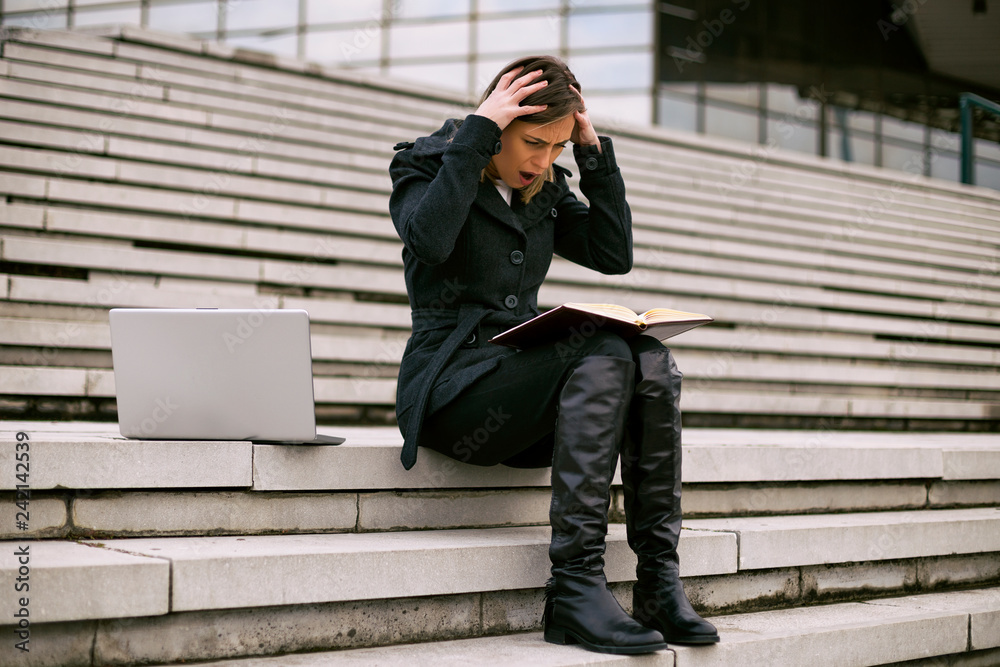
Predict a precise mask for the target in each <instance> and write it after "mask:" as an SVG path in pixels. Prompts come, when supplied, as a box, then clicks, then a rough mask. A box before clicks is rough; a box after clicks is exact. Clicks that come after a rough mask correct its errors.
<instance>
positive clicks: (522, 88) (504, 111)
mask: <svg viewBox="0 0 1000 667" xmlns="http://www.w3.org/2000/svg"><path fill="white" fill-rule="evenodd" d="M522 69H524V68H522V67H518V68H516V69H512V70H511V71H509V72H507V73H506V74H504V75H503V76H502V77H500V80H499V81H497V86H496V88H494V89H493V92H492V93H490V96H489V97H487V98H486V99H485V100H483V103H482V104H481V105H479V108H478V109H476V115H477V116H486V117H487V118H489V119H490V120H492V121H493V122H494V123H496V124H497V125H499V126H500V129H501V130H502V129H504V128H505V127H507V126H508V125H509V124H510V121H512V120H514V119H515V118H517V117H518V116H524V115H527V114H532V113H538V112H539V111H544V110H545V108H546V107H547V106H548V105H546V104H540V105H535V106H521V100H523V99H524V98H525V97H527V96H528V95H531V94H532V93H534V92H535V91H538V90H541V89H542V88H544V87H545V86H546V85H548V82H547V81H539V82H538V83H531V81H532V80H533V79H535V78H537V77H538V75H540V74H541V73H542V70H540V69H539V70H535V71H534V72H529V73H527V74H525V75H524V76H522V77H520V78H515V77H517V75H518V74H520V72H521V70H522Z"/></svg>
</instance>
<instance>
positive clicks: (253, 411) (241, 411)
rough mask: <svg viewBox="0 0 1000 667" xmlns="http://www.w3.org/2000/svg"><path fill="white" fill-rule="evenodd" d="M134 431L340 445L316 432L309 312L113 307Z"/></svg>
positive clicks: (122, 401) (119, 371)
mask: <svg viewBox="0 0 1000 667" xmlns="http://www.w3.org/2000/svg"><path fill="white" fill-rule="evenodd" d="M110 319H111V356H112V360H113V363H114V371H115V393H116V395H117V400H118V422H119V428H120V430H121V434H122V435H123V436H125V437H126V438H141V439H146V440H252V441H254V442H275V443H301V444H328V445H338V444H340V443H342V442H343V441H344V439H343V438H340V437H336V436H324V435H317V434H316V415H315V403H314V399H313V376H312V351H311V349H310V345H309V314H308V313H307V312H306V311H304V310H243V309H231V310H230V309H224V310H219V309H214V308H197V309H172V308H113V309H112V310H111V313H110Z"/></svg>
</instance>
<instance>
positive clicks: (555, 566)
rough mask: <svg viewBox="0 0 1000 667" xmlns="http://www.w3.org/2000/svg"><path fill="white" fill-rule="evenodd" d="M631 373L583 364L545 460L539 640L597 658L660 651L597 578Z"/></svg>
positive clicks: (593, 360)
mask: <svg viewBox="0 0 1000 667" xmlns="http://www.w3.org/2000/svg"><path fill="white" fill-rule="evenodd" d="M633 378H634V365H633V363H632V362H631V361H629V360H626V359H620V358H617V357H604V356H593V357H585V358H584V359H582V360H581V361H580V363H579V365H578V366H577V367H576V368H574V369H573V370H572V371H571V372H570V375H569V378H568V379H567V381H566V384H565V385H564V386H563V389H562V391H561V393H560V395H559V417H558V420H557V423H556V433H555V452H554V454H553V459H552V505H551V508H550V512H549V518H550V521H551V523H552V543H551V545H550V547H549V557H550V559H551V560H552V578H551V579H549V583H548V585H547V586H546V590H545V613H544V616H543V618H542V622H543V625H544V628H545V640H546V641H548V642H552V643H555V644H572V643H579V644H582V645H583V646H585V647H586V648H588V649H591V650H593V651H600V652H603V653H648V652H652V651H657V650H659V649H663V648H666V644H665V643H664V642H663V637H662V636H661V635H660V633H659V632H656V631H655V630H650V629H648V628H645V627H643V626H642V625H640V624H639V623H637V622H636V621H635V620H634V619H632V618H631V617H630V616H629V615H628V614H626V613H625V611H624V610H623V609H622V608H621V605H619V604H618V601H617V600H616V599H615V597H614V595H612V593H611V591H610V590H609V589H608V586H607V580H606V579H605V577H604V548H605V537H606V535H607V531H608V506H609V501H610V485H611V479H612V477H613V476H614V471H615V465H616V463H617V458H618V452H619V448H620V443H621V439H622V437H623V435H624V424H625V419H626V416H627V412H628V405H629V398H630V394H631V390H632V386H633V382H634V379H633Z"/></svg>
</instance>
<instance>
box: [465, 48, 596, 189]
mask: <svg viewBox="0 0 1000 667" xmlns="http://www.w3.org/2000/svg"><path fill="white" fill-rule="evenodd" d="M518 67H523V68H524V69H523V70H522V71H523V72H524V74H528V73H530V72H534V71H535V70H542V73H541V74H540V75H539V76H538V77H537V78H536V79H535V80H534V82H537V81H547V82H548V85H547V86H545V87H544V88H542V89H541V90H537V91H535V92H534V93H532V94H531V95H528V96H527V97H526V98H524V99H523V100H522V101H521V104H522V105H523V106H535V105H541V104H545V105H547V106H546V108H545V110H544V111H539V112H538V113H532V114H526V115H524V116H518V117H517V118H516V119H515V120H518V121H521V122H524V123H531V124H533V125H547V124H549V123H553V122H555V121H559V120H562V119H563V118H566V117H567V116H571V115H572V114H573V113H574V112H576V111H585V109H584V106H583V102H582V101H581V100H580V98H579V97H578V96H577V95H576V94H575V93H573V91H572V90H570V86H572V87H573V88H576V90H577V91H578V92H583V89H582V88H581V87H580V82H579V81H577V80H576V77H575V76H574V75H573V72H571V71H570V69H569V67H568V66H567V65H566V63H564V62H563V61H562V60H560V59H559V58H556V57H555V56H527V57H525V58H518V59H517V60H515V61H513V62H511V63H508V64H507V65H506V66H505V67H504V68H503V69H502V70H500V72H499V73H498V74H497V75H496V76H495V77H494V78H493V81H492V82H491V83H490V85H489V86H487V88H486V90H485V92H483V96H482V98H481V99H480V101H479V103H480V104H482V103H483V102H484V101H486V98H487V97H489V96H490V94H491V93H492V92H493V90H494V89H495V88H496V87H497V84H498V83H499V82H500V77H502V76H503V75H504V74H506V73H507V72H510V71H511V70H514V69H517V68H518ZM487 177H488V178H490V179H492V180H494V181H495V180H497V179H499V178H500V173H499V172H498V171H497V169H496V167H495V166H494V164H493V161H492V160H490V163H489V164H488V165H486V168H485V169H483V172H482V174H481V175H480V179H481V180H485V179H486V178H487ZM553 180H555V171H554V170H553V169H552V167H551V166H549V167H548V168H547V169H546V170H545V171H544V172H543V173H542V174H541V177H540V178H536V179H535V180H533V181H532V182H531V183H529V184H528V185H527V186H525V187H523V188H520V189H519V190H518V192H520V193H521V201H523V202H524V203H525V204H527V203H528V202H530V201H531V199H532V197H534V196H535V195H537V194H538V193H539V192H541V190H542V187H543V186H544V185H545V182H546V181H553Z"/></svg>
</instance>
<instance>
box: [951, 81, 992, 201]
mask: <svg viewBox="0 0 1000 667" xmlns="http://www.w3.org/2000/svg"><path fill="white" fill-rule="evenodd" d="M958 107H959V110H960V112H961V117H962V182H963V183H967V184H969V185H975V183H976V154H975V145H974V139H975V137H974V136H973V134H972V108H973V107H979V108H980V109H985V110H986V111H989V112H990V113H992V114H994V115H996V116H998V117H1000V104H997V103H995V102H991V101H990V100H988V99H986V98H985V97H980V96H979V95H976V94H974V93H962V94H961V95H959V98H958Z"/></svg>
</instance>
